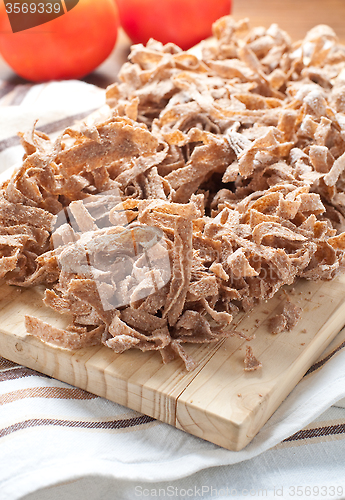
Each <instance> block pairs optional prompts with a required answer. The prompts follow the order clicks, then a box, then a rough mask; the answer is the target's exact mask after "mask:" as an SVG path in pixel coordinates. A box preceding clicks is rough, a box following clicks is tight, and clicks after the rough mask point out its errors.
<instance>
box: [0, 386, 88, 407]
mask: <svg viewBox="0 0 345 500" xmlns="http://www.w3.org/2000/svg"><path fill="white" fill-rule="evenodd" d="M97 397H98V396H95V395H94V394H90V393H89V392H86V391H83V390H82V389H77V388H76V387H30V388H27V389H18V390H17V391H12V392H7V393H5V394H1V395H0V405H5V404H7V403H13V402H14V401H18V400H20V399H26V398H47V399H78V400H85V399H96V398H97Z"/></svg>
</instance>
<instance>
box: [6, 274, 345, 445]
mask: <svg viewBox="0 0 345 500" xmlns="http://www.w3.org/2000/svg"><path fill="white" fill-rule="evenodd" d="M286 291H287V293H288V294H289V297H290V300H291V301H292V302H294V303H295V304H297V305H299V306H300V307H302V309H303V314H302V318H301V320H300V321H299V323H298V325H297V326H296V327H295V328H294V329H293V330H291V331H289V332H287V331H286V332H282V333H280V334H278V335H272V334H271V333H270V332H269V330H268V319H269V318H270V317H271V316H273V315H275V314H277V313H278V312H280V311H281V308H282V303H283V301H284V299H285V295H284V293H283V292H280V293H278V294H277V296H276V297H274V298H273V299H271V300H270V301H268V302H265V303H263V304H261V305H259V306H257V307H256V308H255V309H254V310H253V311H251V312H250V313H247V314H243V313H242V314H240V315H239V316H238V317H237V318H236V321H235V322H236V323H237V327H236V328H237V329H239V330H242V331H243V332H244V333H245V334H246V335H249V336H251V335H254V334H255V338H254V339H253V340H251V341H250V345H251V346H252V348H253V351H254V353H255V355H256V356H257V357H258V358H259V360H260V361H261V362H262V365H263V366H262V368H261V369H259V370H258V371H255V372H245V371H244V369H243V359H244V354H245V347H246V345H248V343H247V341H244V340H241V339H239V338H234V337H232V338H229V339H226V340H222V341H220V342H218V343H217V344H215V345H204V346H192V345H191V346H188V347H187V349H188V352H189V353H190V354H191V355H192V356H193V357H194V359H195V360H196V361H197V362H198V366H197V368H195V369H194V370H193V371H192V372H189V373H188V372H187V371H186V370H185V368H184V365H183V363H182V362H181V361H180V360H176V361H174V362H172V363H170V364H168V365H163V364H162V362H161V357H160V355H159V353H157V352H146V353H142V352H140V351H137V350H131V351H127V352H125V353H123V354H115V353H114V352H113V351H111V350H110V349H108V348H107V347H91V348H85V349H81V350H78V351H73V352H71V351H68V350H65V349H61V348H57V347H54V346H51V345H47V344H44V343H42V342H41V341H39V340H37V339H35V338H33V337H31V336H28V335H26V333H25V328H24V315H25V314H31V315H36V316H38V317H40V318H42V319H43V320H45V321H48V322H50V323H52V324H54V325H56V326H61V327H64V326H65V325H66V318H63V317H62V316H60V315H58V314H55V313H54V312H52V311H51V310H50V309H48V308H47V307H45V306H44V304H43V303H42V301H41V297H42V290H40V289H36V290H32V289H31V290H24V291H23V290H20V289H18V288H16V287H9V286H6V285H3V286H2V287H0V318H1V325H0V355H1V356H3V357H5V358H7V359H10V360H12V361H14V362H16V363H20V364H22V365H25V366H27V367H29V368H33V369H35V370H37V371H39V372H42V373H45V374H47V375H50V376H52V377H54V378H56V379H59V380H61V381H63V382H67V383H69V384H71V385H74V386H76V387H80V388H82V389H85V390H87V391H89V392H92V393H94V394H97V395H99V396H102V397H105V398H107V399H110V400H111V401H115V402H117V403H120V404H122V405H124V406H127V407H129V408H132V409H134V410H137V411H139V412H142V413H145V414H147V415H150V416H152V417H154V418H157V419H159V420H162V421H163V422H167V423H169V424H171V425H174V426H176V427H177V428H179V429H183V430H184V431H186V432H188V433H190V434H194V435H195V436H199V437H201V438H203V439H206V440H208V441H211V442H213V443H215V444H218V445H220V446H223V447H224V448H228V449H230V450H240V449H241V448H243V447H244V446H246V444H248V443H249V442H250V441H251V439H252V438H253V437H254V436H255V434H256V433H257V432H258V431H259V430H260V429H261V427H262V426H263V425H264V423H265V422H266V421H267V419H268V418H269V417H270V416H271V415H272V413H273V412H274V411H275V410H276V408H277V407H278V406H279V405H280V403H281V402H282V401H283V400H284V398H285V397H286V396H287V395H288V394H289V392H290V391H291V390H292V389H293V388H294V387H295V385H296V384H297V382H298V381H299V380H300V379H301V377H302V376H303V375H304V373H305V372H306V371H307V370H308V369H309V367H310V366H311V365H312V363H313V362H314V361H315V360H316V359H317V358H318V356H319V355H320V354H321V353H322V351H323V350H324V349H325V348H326V347H327V345H328V344H329V343H330V342H331V341H332V339H333V338H334V337H335V336H336V334H337V333H338V332H339V330H340V329H341V328H342V327H343V325H344V324H345V307H344V301H345V275H341V276H340V277H339V278H337V279H336V280H334V281H331V282H308V281H304V280H300V281H299V282H298V283H297V284H296V285H295V287H294V288H293V289H292V287H287V288H286Z"/></svg>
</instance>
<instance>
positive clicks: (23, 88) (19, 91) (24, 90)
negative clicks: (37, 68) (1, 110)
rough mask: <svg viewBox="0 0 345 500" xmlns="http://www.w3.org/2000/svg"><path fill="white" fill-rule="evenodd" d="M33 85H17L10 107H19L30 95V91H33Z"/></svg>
mask: <svg viewBox="0 0 345 500" xmlns="http://www.w3.org/2000/svg"><path fill="white" fill-rule="evenodd" d="M32 87H33V85H32V84H30V83H26V84H24V85H16V87H15V90H14V92H13V94H14V95H13V98H12V100H11V102H10V103H9V106H19V105H20V104H21V103H22V102H23V101H24V99H25V97H26V96H27V95H28V93H29V91H30V90H31V89H32Z"/></svg>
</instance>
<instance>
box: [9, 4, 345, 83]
mask: <svg viewBox="0 0 345 500" xmlns="http://www.w3.org/2000/svg"><path fill="white" fill-rule="evenodd" d="M95 1H96V0H95ZM119 1H120V0H119ZM162 1H163V0H162ZM215 2H217V0H215ZM232 15H233V16H234V18H235V19H237V20H238V19H242V18H244V17H248V18H249V19H250V23H251V26H253V27H254V26H264V27H269V26H270V24H272V23H277V24H278V25H279V26H280V27H281V28H282V29H284V30H286V31H287V32H288V33H289V35H290V36H291V38H292V39H293V40H294V41H296V40H298V39H300V38H303V37H304V36H305V34H306V32H307V31H308V30H309V29H311V28H312V27H313V26H315V25H317V24H328V25H329V26H331V27H332V28H333V29H334V30H335V32H336V33H337V35H338V37H339V39H340V41H341V42H342V43H345V22H344V19H345V1H344V0H327V1H326V0H233V1H232ZM130 43H131V42H130V39H129V38H128V37H127V35H126V34H125V33H124V32H123V30H122V29H121V28H120V29H119V33H118V37H117V42H116V45H115V48H114V50H113V52H112V53H111V55H110V56H109V57H108V58H107V59H106V61H105V62H103V63H102V64H101V65H100V66H99V67H98V68H97V69H96V70H94V71H93V72H92V73H91V74H89V75H87V76H86V77H84V78H82V80H83V81H86V82H88V83H92V84H95V85H98V86H100V87H104V88H105V87H106V86H108V85H109V84H111V83H112V82H113V81H115V80H116V77H117V73H118V70H119V68H120V66H121V65H122V64H123V63H124V62H125V61H126V58H127V55H128V53H129V47H130ZM0 80H3V81H4V80H5V81H7V82H8V83H10V84H14V85H18V84H23V83H26V81H25V80H24V79H22V78H20V77H18V76H16V75H15V73H14V72H13V71H12V70H11V68H10V67H9V66H8V65H7V64H6V63H5V61H4V60H3V58H2V57H1V56H0Z"/></svg>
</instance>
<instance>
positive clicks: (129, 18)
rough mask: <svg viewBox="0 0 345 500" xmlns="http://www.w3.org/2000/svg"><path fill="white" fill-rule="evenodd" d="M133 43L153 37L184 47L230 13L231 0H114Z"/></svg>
mask: <svg viewBox="0 0 345 500" xmlns="http://www.w3.org/2000/svg"><path fill="white" fill-rule="evenodd" d="M116 2H117V5H118V8H119V13H120V21H121V25H122V27H123V29H124V30H125V32H126V33H127V35H128V36H129V37H130V38H131V40H132V42H133V43H144V44H145V43H146V42H147V41H148V40H149V39H150V38H155V39H156V40H159V41H160V42H162V43H167V42H174V43H176V45H178V46H180V47H181V48H182V49H183V50H187V49H189V48H190V47H192V46H193V45H195V44H196V43H198V42H200V41H201V40H203V39H204V38H207V37H209V36H210V35H211V27H212V23H213V22H214V21H216V20H217V19H219V18H220V17H222V16H225V15H227V14H230V10H231V0H116Z"/></svg>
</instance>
